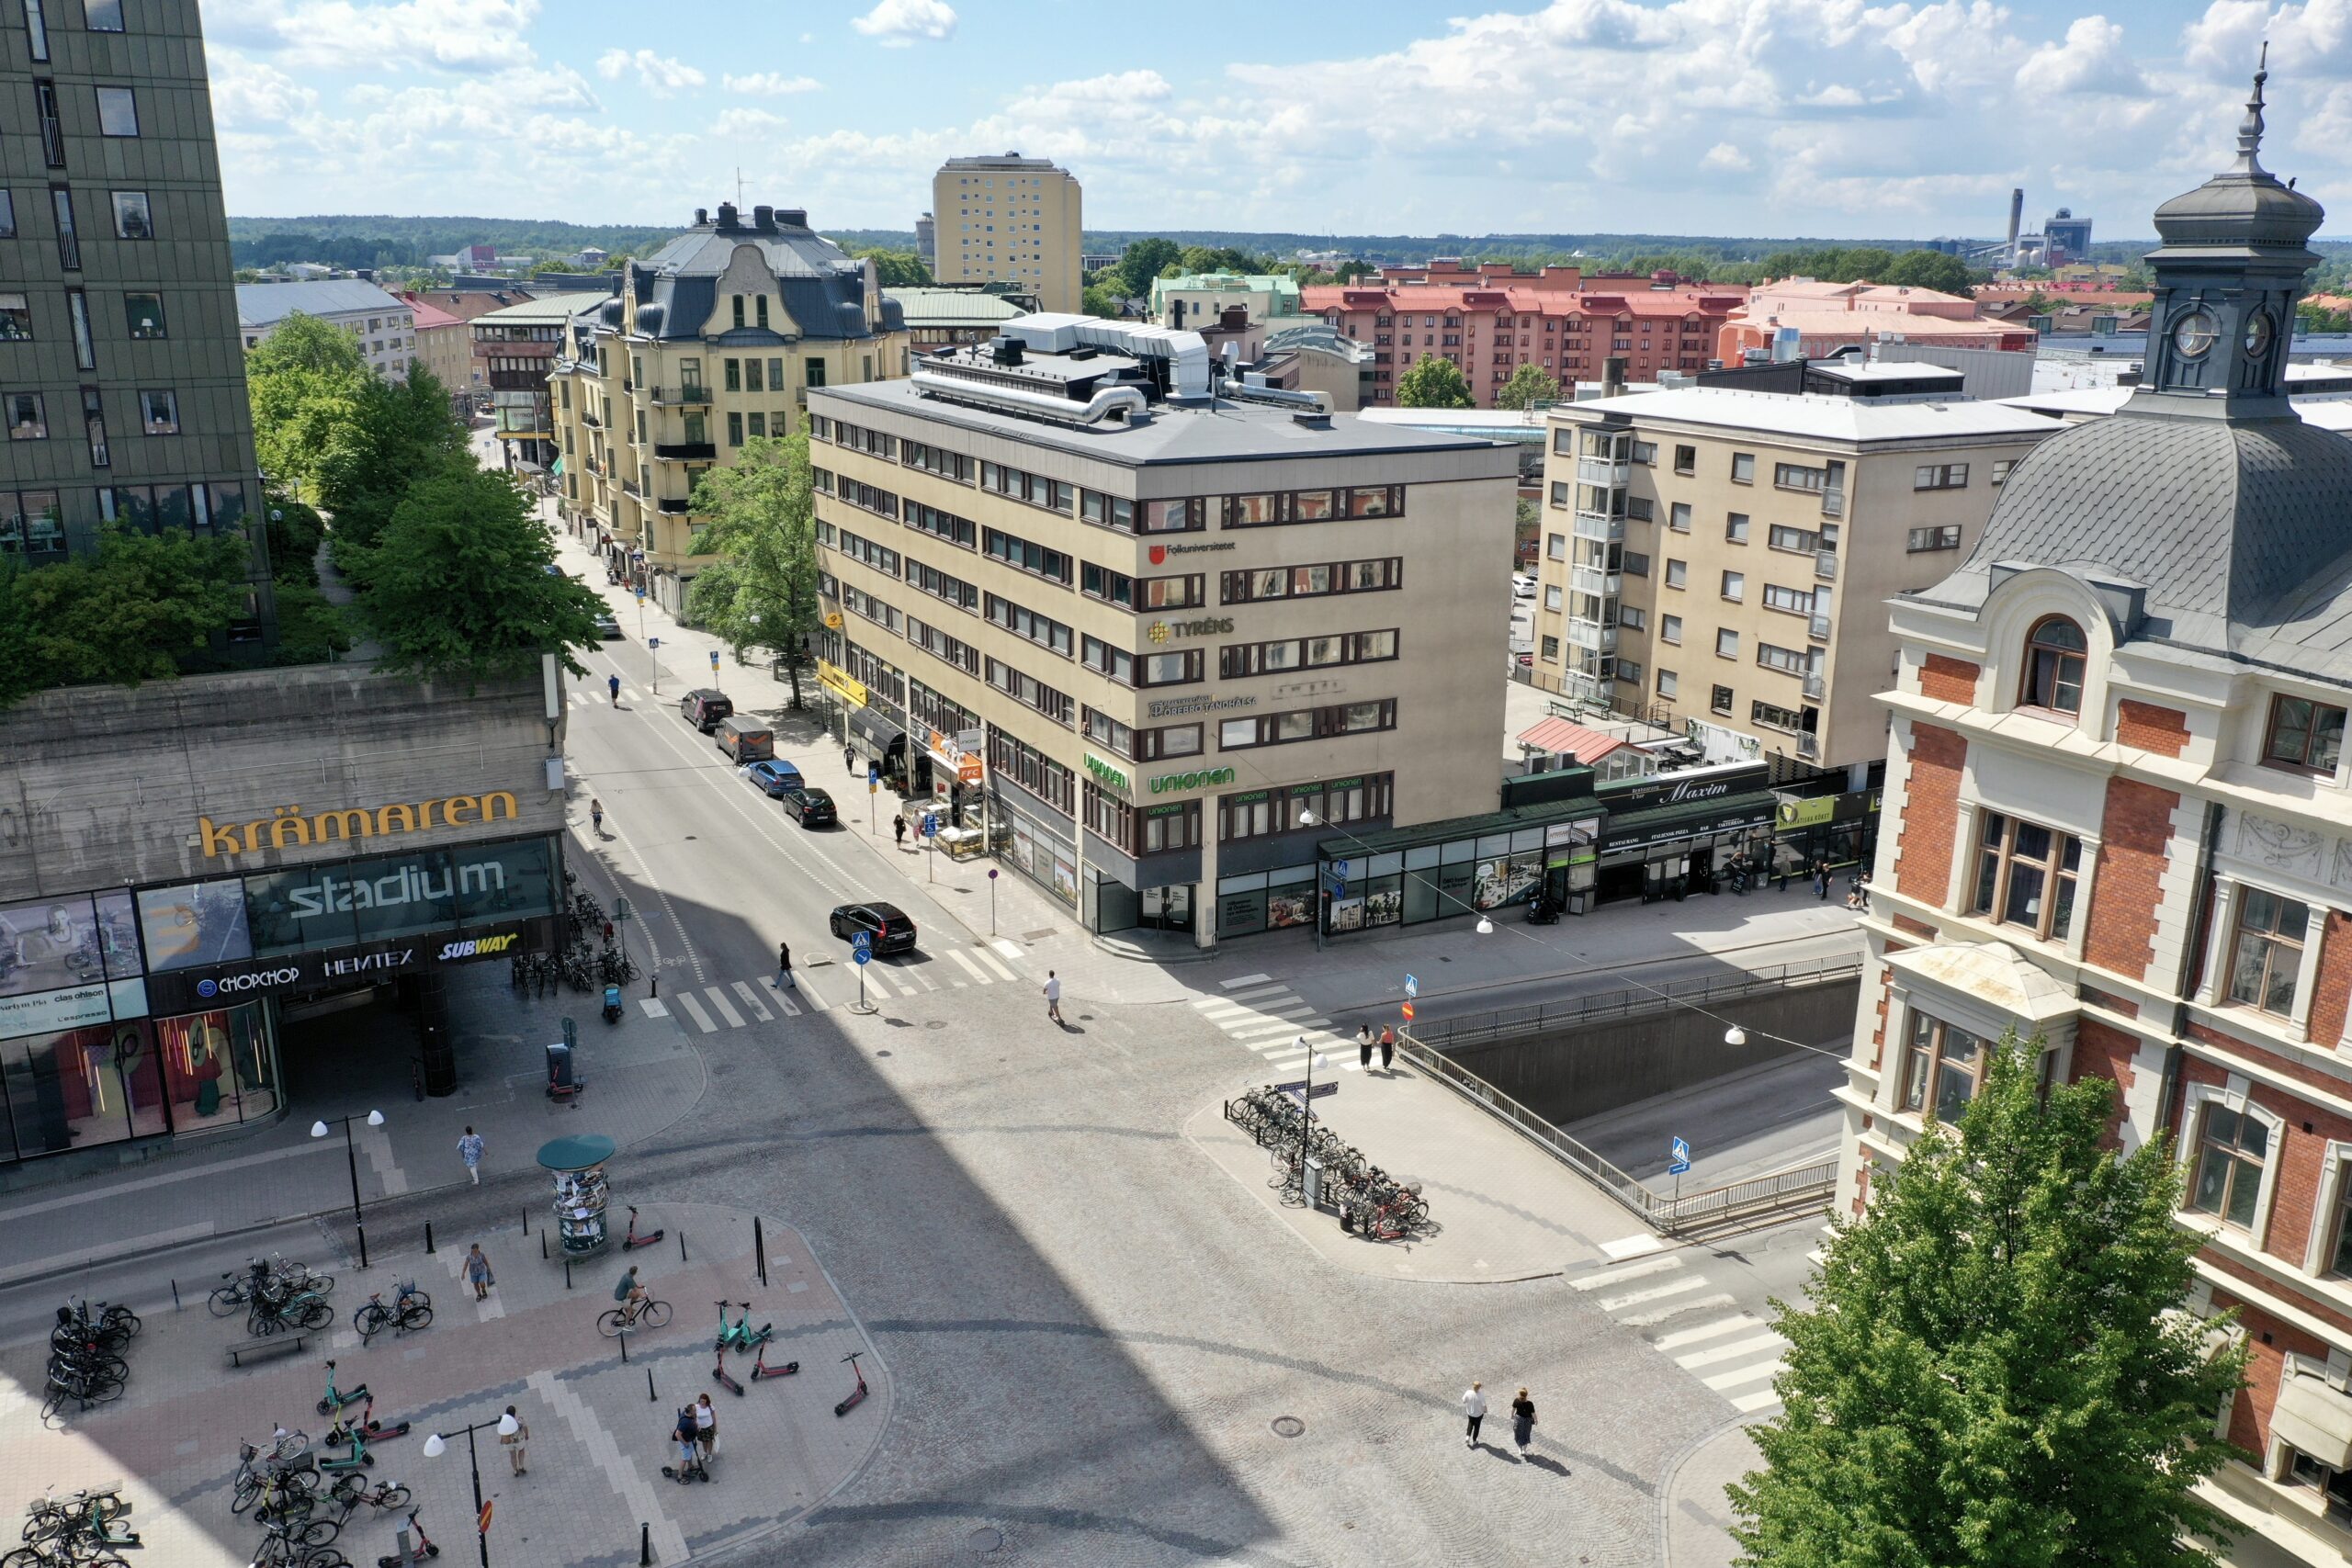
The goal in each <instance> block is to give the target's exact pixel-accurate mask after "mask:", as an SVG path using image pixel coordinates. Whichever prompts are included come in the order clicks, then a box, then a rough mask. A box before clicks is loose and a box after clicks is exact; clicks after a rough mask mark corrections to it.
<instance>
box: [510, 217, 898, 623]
mask: <svg viewBox="0 0 2352 1568" xmlns="http://www.w3.org/2000/svg"><path fill="white" fill-rule="evenodd" d="M592 303H593V304H594V309H593V310H588V311H587V312H585V313H582V314H579V315H577V316H575V317H574V318H573V319H572V321H571V326H570V330H569V332H568V333H567V336H566V340H565V342H564V344H563V346H562V349H561V351H560V355H559V357H558V359H557V361H556V365H555V368H554V370H553V372H552V374H551V375H550V376H549V377H548V386H549V388H550V389H551V391H552V393H553V404H554V406H553V409H552V411H551V412H552V418H553V422H554V429H555V439H556V442H557V445H558V446H559V447H560V457H559V461H560V464H561V478H560V484H559V491H560V495H561V496H562V498H563V499H562V506H563V511H564V514H565V516H566V517H567V519H568V520H570V521H571V525H572V526H573V527H574V528H575V529H577V530H579V531H580V532H582V534H583V535H584V536H587V537H588V538H589V540H590V541H591V543H592V544H594V546H595V547H597V548H598V549H599V550H600V551H601V552H602V553H603V554H604V556H605V561H606V564H607V565H608V566H609V567H612V568H614V569H616V570H620V571H622V572H623V573H624V574H625V575H626V576H627V577H628V580H629V581H631V582H632V583H634V584H636V585H638V586H640V587H642V588H643V589H644V590H645V591H646V592H648V593H649V594H650V595H651V596H652V597H653V598H654V599H655V600H656V601H657V602H659V603H660V604H662V606H663V607H664V608H666V609H668V610H669V611H670V612H671V613H672V614H673V615H677V614H680V613H681V612H682V610H683V608H684V601H685V592H686V585H687V584H688V583H690V582H691V581H694V576H695V572H697V571H699V570H701V569H702V568H703V567H705V566H707V565H709V564H710V563H711V561H712V560H713V559H715V558H714V557H712V556H708V555H700V554H696V553H695V549H694V536H695V530H696V528H697V526H698V525H699V520H698V519H697V518H696V516H695V513H694V510H693V504H692V497H693V494H694V487H695V480H696V479H699V478H701V476H702V475H703V474H705V473H706V472H707V471H708V470H709V469H711V468H714V467H719V466H723V465H725V464H728V463H730V462H732V461H734V459H735V455H736V454H737V453H738V452H739V451H740V450H741V447H742V446H743V444H744V443H745V442H746V441H749V440H754V439H757V438H759V437H761V436H777V435H787V434H791V433H793V432H794V431H797V430H798V429H800V428H801V427H802V423H803V420H804V418H805V413H806V410H807V408H808V403H809V392H810V390H811V389H815V388H819V387H837V386H842V385H844V384H847V383H851V382H857V381H872V380H876V379H878V378H883V377H889V376H903V375H905V374H906V373H907V334H906V329H905V326H904V325H903V321H902V318H901V316H900V313H899V307H898V306H897V305H896V304H894V303H892V302H891V301H890V300H888V299H886V298H885V297H884V295H883V293H882V289H881V288H880V287H879V284H878V282H877V280H876V276H875V270H874V264H873V263H872V262H870V261H867V262H859V261H856V260H854V259H853V258H852V257H850V256H849V255H848V254H846V253H844V252H843V251H842V249H841V247H840V246H838V245H836V244H834V243H832V242H831V241H830V240H827V239H824V238H823V237H821V236H820V235H818V234H817V233H815V232H813V231H811V230H810V229H809V215H808V214H807V213H806V212H803V211H801V210H799V209H797V208H786V209H776V208H770V207H754V208H752V209H751V210H750V211H748V212H738V211H737V210H736V209H735V208H734V206H733V205H732V204H731V203H727V202H721V203H720V204H719V206H718V214H717V216H716V217H715V218H714V217H713V216H712V215H711V214H710V213H709V212H707V211H704V210H701V209H697V210H696V211H695V226H694V228H692V229H691V230H689V231H686V232H685V233H684V234H681V235H679V236H678V237H677V238H676V239H674V240H672V241H671V242H670V243H668V244H666V245H663V246H662V248H661V249H660V250H658V251H656V252H655V253H654V254H652V255H650V256H649V257H647V258H646V259H645V260H643V261H640V262H632V263H630V264H629V266H628V270H627V271H626V272H625V273H624V274H623V275H622V277H621V288H620V292H619V294H618V295H616V297H614V298H613V299H607V300H604V301H601V302H592Z"/></svg>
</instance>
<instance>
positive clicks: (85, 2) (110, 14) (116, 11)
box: [82, 0, 122, 33]
mask: <svg viewBox="0 0 2352 1568" xmlns="http://www.w3.org/2000/svg"><path fill="white" fill-rule="evenodd" d="M82 19H83V21H84V22H85V23H87V24H88V25H89V28H90V30H91V31H92V32H94V33H119V32H120V31H122V0H82Z"/></svg>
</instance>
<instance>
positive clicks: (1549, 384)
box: [1465, 365, 1560, 409]
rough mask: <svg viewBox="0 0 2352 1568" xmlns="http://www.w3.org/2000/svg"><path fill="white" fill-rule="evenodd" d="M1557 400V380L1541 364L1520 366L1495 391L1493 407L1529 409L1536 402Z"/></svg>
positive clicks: (1558, 385) (1558, 384)
mask: <svg viewBox="0 0 2352 1568" xmlns="http://www.w3.org/2000/svg"><path fill="white" fill-rule="evenodd" d="M1465 390H1466V388H1465ZM1559 400H1560V383H1559V381H1558V380H1557V378H1555V377H1554V376H1553V375H1552V373H1551V372H1550V371H1548V370H1545V369H1544V367H1542V366H1541V365H1522V366H1521V367H1519V368H1518V369H1516V370H1514V371H1512V372H1511V373H1510V380H1508V381H1505V382H1504V383H1503V384H1502V387H1501V389H1500V390H1498V391H1497V392H1496V393H1495V407H1497V408H1498V409H1531V408H1533V407H1534V406H1535V405H1536V404H1538V403H1555V402H1558V401H1559Z"/></svg>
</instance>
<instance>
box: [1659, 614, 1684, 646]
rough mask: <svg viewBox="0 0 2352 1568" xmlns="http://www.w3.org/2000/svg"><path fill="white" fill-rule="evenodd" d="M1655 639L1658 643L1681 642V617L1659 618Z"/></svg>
mask: <svg viewBox="0 0 2352 1568" xmlns="http://www.w3.org/2000/svg"><path fill="white" fill-rule="evenodd" d="M1657 639H1658V641H1660V642H1671V643H1679V642H1681V640H1682V617H1681V616H1679V615H1661V616H1659V617H1658V623H1657Z"/></svg>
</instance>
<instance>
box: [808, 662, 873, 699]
mask: <svg viewBox="0 0 2352 1568" xmlns="http://www.w3.org/2000/svg"><path fill="white" fill-rule="evenodd" d="M817 684H819V685H820V686H822V687H824V688H825V690H827V691H829V692H831V693H832V694H833V695H835V696H837V697H839V698H841V700H842V701H843V702H845V703H847V704H848V705H850V706H852V707H854V708H862V707H864V706H865V682H863V681H859V680H856V679H854V678H853V677H852V676H851V674H850V672H849V671H846V670H844V669H842V667H841V666H840V665H838V664H831V663H828V662H827V661H826V660H822V659H820V660H817Z"/></svg>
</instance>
